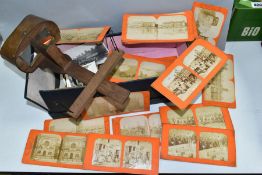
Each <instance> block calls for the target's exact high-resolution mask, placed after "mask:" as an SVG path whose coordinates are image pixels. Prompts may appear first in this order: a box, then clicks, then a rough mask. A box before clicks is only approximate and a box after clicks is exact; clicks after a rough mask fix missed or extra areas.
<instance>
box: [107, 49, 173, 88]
mask: <svg viewBox="0 0 262 175" xmlns="http://www.w3.org/2000/svg"><path fill="white" fill-rule="evenodd" d="M123 58H124V60H123V62H122V63H121V64H120V65H119V66H117V67H116V68H115V70H114V71H113V72H112V74H111V76H109V80H110V81H111V82H116V83H118V82H126V81H133V80H138V79H146V78H153V77H158V76H159V75H161V74H162V73H163V72H164V71H165V70H166V68H167V67H168V66H169V65H171V64H172V62H173V61H174V60H175V58H173V59H172V58H168V57H166V58H158V59H154V58H146V57H141V56H136V55H130V54H124V56H123ZM171 60H172V61H171Z"/></svg>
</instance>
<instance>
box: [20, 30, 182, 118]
mask: <svg viewBox="0 0 262 175" xmlns="http://www.w3.org/2000/svg"><path fill="white" fill-rule="evenodd" d="M119 35H121V33H113V31H112V30H109V32H108V33H107V35H106V37H107V39H108V40H109V42H110V43H107V42H105V43H106V44H105V45H108V44H111V45H112V46H113V48H114V50H115V51H118V50H119V49H118V46H117V44H116V42H115V40H114V37H115V36H119ZM177 47H180V45H177ZM174 49H176V48H174ZM180 50H181V49H180ZM178 53H179V54H180V53H181V52H178ZM155 80H156V78H146V79H140V80H133V81H128V82H120V83H117V84H118V85H119V86H120V87H123V88H125V89H127V90H129V91H130V92H137V91H150V103H151V104H155V103H159V102H168V100H167V99H166V98H165V97H164V96H162V95H161V94H160V93H159V92H157V91H156V90H154V89H153V88H152V87H151V86H150V85H151V84H152V83H153V82H154V81H155ZM59 83H60V77H59V74H56V73H52V72H49V71H43V70H41V69H37V70H36V71H34V72H32V73H27V76H26V86H25V98H26V99H27V100H29V101H31V102H33V103H35V104H37V105H38V106H41V107H42V108H44V109H45V110H47V111H48V112H49V114H50V115H51V116H52V117H53V118H61V117H64V116H65V114H66V112H67V111H68V109H69V107H70V106H71V105H72V104H73V102H74V101H75V99H76V98H77V97H78V96H79V95H80V93H81V92H82V91H83V89H84V87H70V88H60V89H59ZM95 96H101V94H100V93H97V94H96V95H95Z"/></svg>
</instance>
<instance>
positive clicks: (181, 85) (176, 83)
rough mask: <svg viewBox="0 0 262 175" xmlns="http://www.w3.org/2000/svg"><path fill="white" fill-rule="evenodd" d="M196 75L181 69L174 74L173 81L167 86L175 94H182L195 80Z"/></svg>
mask: <svg viewBox="0 0 262 175" xmlns="http://www.w3.org/2000/svg"><path fill="white" fill-rule="evenodd" d="M196 80H197V77H196V76H195V75H193V74H192V73H191V72H189V71H188V70H186V69H182V70H181V71H180V72H179V73H178V74H177V75H175V77H174V79H173V81H172V82H171V83H170V84H169V85H168V88H169V89H171V90H172V91H173V93H174V94H176V95H177V96H179V95H181V94H184V93H186V92H187V91H188V89H189V88H190V87H191V86H192V85H193V84H194V83H195V82H196Z"/></svg>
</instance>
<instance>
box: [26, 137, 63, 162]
mask: <svg viewBox="0 0 262 175" xmlns="http://www.w3.org/2000/svg"><path fill="white" fill-rule="evenodd" d="M61 141H62V139H61V137H60V136H59V135H55V134H40V135H38V136H37V139H36V143H35V145H34V148H33V152H32V155H31V159H33V160H40V161H46V162H56V161H57V159H58V155H59V149H60V145H61Z"/></svg>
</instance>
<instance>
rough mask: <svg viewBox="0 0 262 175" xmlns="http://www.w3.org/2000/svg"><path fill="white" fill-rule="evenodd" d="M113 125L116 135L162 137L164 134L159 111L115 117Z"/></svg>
mask: <svg viewBox="0 0 262 175" xmlns="http://www.w3.org/2000/svg"><path fill="white" fill-rule="evenodd" d="M112 126H113V134H114V135H122V136H139V137H156V138H160V137H161V134H162V124H161V119H160V114H159V113H158V112H154V113H146V114H140V115H134V116H128V117H117V118H113V119H112Z"/></svg>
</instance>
